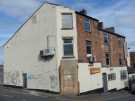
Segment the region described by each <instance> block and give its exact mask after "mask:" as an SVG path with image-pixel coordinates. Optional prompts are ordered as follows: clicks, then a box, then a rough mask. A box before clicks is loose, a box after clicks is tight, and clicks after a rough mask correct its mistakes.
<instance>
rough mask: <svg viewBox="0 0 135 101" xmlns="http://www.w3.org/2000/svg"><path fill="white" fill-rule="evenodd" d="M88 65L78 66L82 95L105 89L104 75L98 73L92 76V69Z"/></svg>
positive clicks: (80, 64)
mask: <svg viewBox="0 0 135 101" xmlns="http://www.w3.org/2000/svg"><path fill="white" fill-rule="evenodd" d="M88 65H89V64H88V63H79V64H78V79H79V82H80V93H83V92H87V91H91V90H95V89H98V88H102V87H103V82H102V74H101V73H98V74H94V75H91V74H90V70H89V69H90V68H91V67H90V66H88ZM98 66H100V65H98ZM95 67H96V66H95ZM99 68H100V67H99Z"/></svg>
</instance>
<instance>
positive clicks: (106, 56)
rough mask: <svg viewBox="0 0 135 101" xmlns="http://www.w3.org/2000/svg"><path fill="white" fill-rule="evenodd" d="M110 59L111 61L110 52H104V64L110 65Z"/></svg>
mask: <svg viewBox="0 0 135 101" xmlns="http://www.w3.org/2000/svg"><path fill="white" fill-rule="evenodd" d="M110 61H111V59H110V54H109V53H106V54H105V62H106V65H110Z"/></svg>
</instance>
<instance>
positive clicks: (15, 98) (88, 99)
mask: <svg viewBox="0 0 135 101" xmlns="http://www.w3.org/2000/svg"><path fill="white" fill-rule="evenodd" d="M0 101H135V95H132V94H130V93H129V92H128V91H126V90H121V91H117V92H109V93H95V94H85V95H81V96H60V95H59V94H53V93H48V92H42V91H35V90H26V89H19V88H11V87H4V86H0Z"/></svg>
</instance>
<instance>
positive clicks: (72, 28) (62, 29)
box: [61, 28, 73, 30]
mask: <svg viewBox="0 0 135 101" xmlns="http://www.w3.org/2000/svg"><path fill="white" fill-rule="evenodd" d="M61 30H73V28H61Z"/></svg>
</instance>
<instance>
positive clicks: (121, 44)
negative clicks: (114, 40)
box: [118, 38, 123, 48]
mask: <svg viewBox="0 0 135 101" xmlns="http://www.w3.org/2000/svg"><path fill="white" fill-rule="evenodd" d="M118 45H119V47H120V48H122V47H123V43H122V39H121V38H119V39H118Z"/></svg>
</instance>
